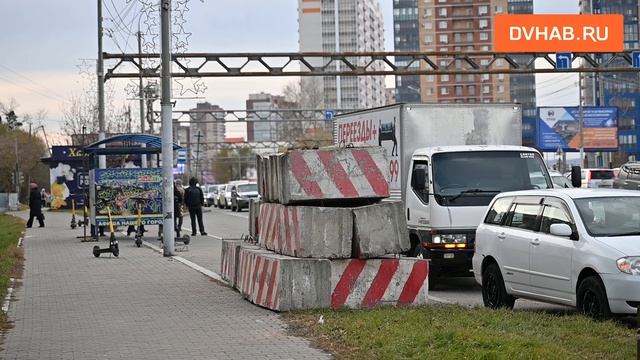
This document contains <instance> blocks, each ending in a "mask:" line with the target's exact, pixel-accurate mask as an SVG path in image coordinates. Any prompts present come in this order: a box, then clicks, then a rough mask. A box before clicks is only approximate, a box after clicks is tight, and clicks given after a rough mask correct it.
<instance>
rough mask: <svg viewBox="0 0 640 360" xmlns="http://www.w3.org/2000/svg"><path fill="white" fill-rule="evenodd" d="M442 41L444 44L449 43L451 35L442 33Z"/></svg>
mask: <svg viewBox="0 0 640 360" xmlns="http://www.w3.org/2000/svg"><path fill="white" fill-rule="evenodd" d="M440 42H441V43H442V44H448V43H449V35H447V34H441V35H440Z"/></svg>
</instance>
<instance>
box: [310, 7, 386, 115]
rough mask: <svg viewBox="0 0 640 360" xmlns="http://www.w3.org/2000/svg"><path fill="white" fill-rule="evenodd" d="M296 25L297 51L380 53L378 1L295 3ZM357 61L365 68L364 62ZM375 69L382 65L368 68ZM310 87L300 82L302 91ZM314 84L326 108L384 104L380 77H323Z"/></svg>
mask: <svg viewBox="0 0 640 360" xmlns="http://www.w3.org/2000/svg"><path fill="white" fill-rule="evenodd" d="M298 26H299V30H298V32H299V47H300V51H301V52H371V51H384V27H383V26H384V25H383V20H382V11H381V9H380V4H379V2H378V0H322V1H321V0H298ZM328 61H329V59H317V60H316V62H315V63H312V65H314V66H322V65H323V62H325V63H326V62H328ZM354 61H355V60H354ZM357 61H360V63H359V65H365V60H363V59H358V60H357ZM334 64H335V65H334V66H335V67H339V66H342V65H340V64H338V63H336V62H334ZM376 67H377V68H380V69H382V68H383V65H382V64H374V66H373V67H372V68H376ZM310 84H311V82H310V81H308V80H306V79H303V81H302V88H303V91H304V89H305V87H306V86H311V85H310ZM314 84H316V85H315V86H320V87H322V89H323V93H324V106H325V107H326V108H339V109H360V108H370V107H376V106H382V105H384V103H385V91H384V90H385V85H384V77H382V76H325V77H323V79H322V81H321V82H317V81H316V82H315V83H314Z"/></svg>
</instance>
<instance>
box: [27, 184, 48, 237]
mask: <svg viewBox="0 0 640 360" xmlns="http://www.w3.org/2000/svg"><path fill="white" fill-rule="evenodd" d="M33 218H37V219H38V222H39V223H40V227H41V228H43V227H44V215H42V197H41V195H40V191H38V184H36V183H31V191H30V192H29V221H27V227H28V228H30V227H31V226H32V225H33Z"/></svg>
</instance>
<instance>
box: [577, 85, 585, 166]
mask: <svg viewBox="0 0 640 360" xmlns="http://www.w3.org/2000/svg"><path fill="white" fill-rule="evenodd" d="M578 95H579V97H578V102H579V103H578V117H579V119H578V124H579V129H580V166H584V116H583V114H582V74H580V75H579V76H578Z"/></svg>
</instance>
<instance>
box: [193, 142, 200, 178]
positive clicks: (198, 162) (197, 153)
mask: <svg viewBox="0 0 640 360" xmlns="http://www.w3.org/2000/svg"><path fill="white" fill-rule="evenodd" d="M201 136H202V135H201V134H200V130H198V136H197V137H198V142H197V143H196V171H194V172H193V173H194V175H195V176H198V168H199V167H200V137H201ZM198 180H199V181H202V179H198Z"/></svg>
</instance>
